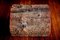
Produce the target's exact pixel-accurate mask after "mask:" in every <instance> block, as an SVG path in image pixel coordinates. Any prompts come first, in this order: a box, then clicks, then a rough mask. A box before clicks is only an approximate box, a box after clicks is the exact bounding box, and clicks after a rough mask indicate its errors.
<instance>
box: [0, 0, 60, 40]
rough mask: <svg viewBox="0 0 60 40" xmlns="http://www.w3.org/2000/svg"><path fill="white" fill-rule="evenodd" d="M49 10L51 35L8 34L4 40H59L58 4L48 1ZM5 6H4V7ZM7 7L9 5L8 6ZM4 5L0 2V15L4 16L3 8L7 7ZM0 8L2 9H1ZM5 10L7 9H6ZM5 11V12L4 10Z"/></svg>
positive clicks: (59, 12)
mask: <svg viewBox="0 0 60 40" xmlns="http://www.w3.org/2000/svg"><path fill="white" fill-rule="evenodd" d="M48 4H49V6H50V10H51V22H52V23H51V35H49V36H48V37H17V36H14V37H13V36H9V37H6V38H5V40H59V39H60V4H59V3H55V2H51V1H48ZM4 6H5V7H4ZM8 7H9V6H8ZM8 7H7V6H6V5H4V3H3V4H0V13H1V14H0V17H4V16H6V15H3V14H2V13H3V10H5V8H8ZM1 9H2V10H1ZM6 10H7V9H6ZM5 13H7V12H5Z"/></svg>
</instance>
